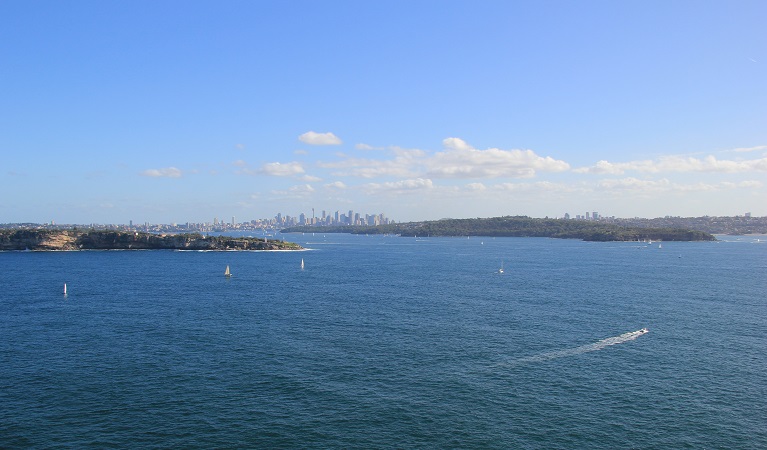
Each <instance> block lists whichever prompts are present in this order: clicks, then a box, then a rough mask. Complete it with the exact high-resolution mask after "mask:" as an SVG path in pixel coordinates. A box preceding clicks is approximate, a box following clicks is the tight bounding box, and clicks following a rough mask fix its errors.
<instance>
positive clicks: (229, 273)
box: [224, 266, 232, 278]
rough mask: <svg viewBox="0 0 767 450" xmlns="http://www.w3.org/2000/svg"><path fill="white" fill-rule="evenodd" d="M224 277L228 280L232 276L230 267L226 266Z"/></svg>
mask: <svg viewBox="0 0 767 450" xmlns="http://www.w3.org/2000/svg"><path fill="white" fill-rule="evenodd" d="M224 276H225V277H227V278H229V277H231V276H232V273H231V272H230V271H229V266H226V270H225V271H224Z"/></svg>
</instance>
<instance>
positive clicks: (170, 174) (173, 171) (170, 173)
mask: <svg viewBox="0 0 767 450" xmlns="http://www.w3.org/2000/svg"><path fill="white" fill-rule="evenodd" d="M141 175H143V176H145V177H153V178H181V170H180V169H177V168H175V167H166V168H164V169H147V170H145V171H143V172H141Z"/></svg>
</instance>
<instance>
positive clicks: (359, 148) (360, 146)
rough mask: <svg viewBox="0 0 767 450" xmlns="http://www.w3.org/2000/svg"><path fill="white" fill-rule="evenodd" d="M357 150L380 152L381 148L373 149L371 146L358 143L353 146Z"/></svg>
mask: <svg viewBox="0 0 767 450" xmlns="http://www.w3.org/2000/svg"><path fill="white" fill-rule="evenodd" d="M354 148H356V149H357V150H381V147H373V146H372V145H368V144H363V143H361V142H360V143H359V144H356V145H355V146H354Z"/></svg>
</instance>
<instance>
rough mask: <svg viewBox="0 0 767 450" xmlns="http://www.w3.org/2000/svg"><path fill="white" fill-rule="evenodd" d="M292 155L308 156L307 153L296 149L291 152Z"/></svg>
mask: <svg viewBox="0 0 767 450" xmlns="http://www.w3.org/2000/svg"><path fill="white" fill-rule="evenodd" d="M293 154H294V155H302V156H305V155H308V154H309V152H307V151H306V150H303V149H298V150H293Z"/></svg>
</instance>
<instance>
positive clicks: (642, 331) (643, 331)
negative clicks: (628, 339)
mask: <svg viewBox="0 0 767 450" xmlns="http://www.w3.org/2000/svg"><path fill="white" fill-rule="evenodd" d="M648 331H650V330H648V329H647V328H642V329H641V330H639V332H640V333H642V334H645V333H647V332H648Z"/></svg>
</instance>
